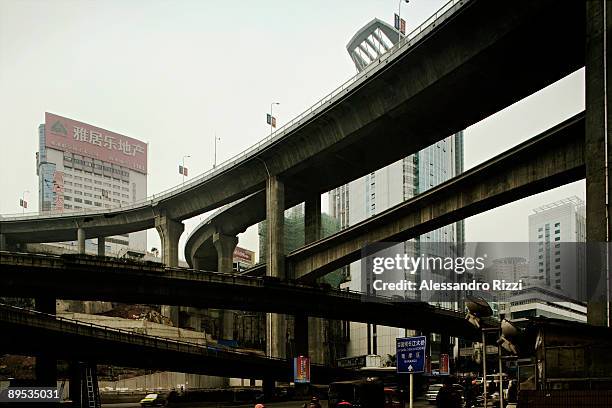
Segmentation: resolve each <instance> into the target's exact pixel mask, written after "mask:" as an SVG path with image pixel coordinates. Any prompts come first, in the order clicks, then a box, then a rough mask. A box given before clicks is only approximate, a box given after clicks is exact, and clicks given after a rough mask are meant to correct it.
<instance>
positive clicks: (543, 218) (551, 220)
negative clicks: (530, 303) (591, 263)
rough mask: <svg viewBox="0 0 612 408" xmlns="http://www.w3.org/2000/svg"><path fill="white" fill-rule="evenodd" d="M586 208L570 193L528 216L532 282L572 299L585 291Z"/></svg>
mask: <svg viewBox="0 0 612 408" xmlns="http://www.w3.org/2000/svg"><path fill="white" fill-rule="evenodd" d="M585 211H586V208H585V203H584V201H583V200H581V199H580V198H578V197H576V196H573V197H569V198H565V199H563V200H559V201H556V202H554V203H550V204H547V205H544V206H541V207H538V208H536V209H534V210H533V214H531V215H530V216H529V242H530V250H529V276H530V280H531V284H533V285H534V286H539V287H546V288H552V289H555V290H558V291H563V292H564V294H565V295H567V296H570V297H572V298H574V299H580V298H582V299H584V298H583V297H582V296H581V294H584V293H586V277H585V275H586V273H585V271H586V270H585V259H584V257H585V251H584V246H583V245H575V244H574V243H584V242H586V213H585Z"/></svg>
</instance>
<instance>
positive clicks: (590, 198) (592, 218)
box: [584, 0, 612, 326]
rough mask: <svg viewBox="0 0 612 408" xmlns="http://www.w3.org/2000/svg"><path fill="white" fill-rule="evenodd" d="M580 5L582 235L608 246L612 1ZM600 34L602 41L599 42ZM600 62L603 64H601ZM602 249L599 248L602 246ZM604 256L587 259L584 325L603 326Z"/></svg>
mask: <svg viewBox="0 0 612 408" xmlns="http://www.w3.org/2000/svg"><path fill="white" fill-rule="evenodd" d="M585 7H586V28H587V33H586V50H585V51H586V61H585V65H586V69H585V96H586V129H585V134H586V140H585V158H584V159H585V163H586V232H587V241H588V242H609V241H610V237H611V233H610V232H611V228H610V224H611V222H610V215H611V211H610V210H611V208H610V202H609V199H608V194H609V193H610V190H611V185H612V183H611V180H612V174H611V171H610V165H611V164H612V147H611V145H610V143H611V142H612V139H611V138H610V134H611V130H610V127H609V126H610V123H609V120H608V119H609V117H610V108H608V106H610V104H609V102H610V97H609V96H608V95H609V92H608V88H609V86H610V85H609V84H612V82H611V81H612V78H611V77H610V75H608V72H607V69H606V67H608V66H610V63H611V62H612V61H611V59H610V58H609V55H610V54H609V53H608V52H607V50H606V49H605V48H607V44H609V43H610V41H611V40H612V35H611V34H612V2H610V1H605V0H593V1H587V2H585ZM604 34H605V36H606V38H605V39H604ZM604 59H605V61H604ZM602 248H603V245H602ZM607 275H608V271H607V267H606V262H605V257H599V256H596V257H589V256H588V257H587V277H586V288H587V299H588V314H587V319H588V322H589V323H590V324H594V325H601V326H603V325H607V322H608V310H609V304H608V301H609V299H608V294H607V284H606V281H607Z"/></svg>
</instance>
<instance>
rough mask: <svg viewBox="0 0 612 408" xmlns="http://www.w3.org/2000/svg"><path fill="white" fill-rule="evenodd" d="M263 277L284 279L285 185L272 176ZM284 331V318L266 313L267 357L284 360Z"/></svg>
mask: <svg viewBox="0 0 612 408" xmlns="http://www.w3.org/2000/svg"><path fill="white" fill-rule="evenodd" d="M266 221H267V229H268V233H267V236H266V240H267V251H268V253H267V255H268V257H267V259H266V267H267V275H268V276H274V277H278V278H281V279H286V277H287V275H286V272H285V236H284V226H285V185H284V184H283V182H282V181H281V180H279V179H278V178H277V177H276V176H271V177H269V178H268V180H267V181H266ZM286 334H287V328H286V319H285V318H284V316H282V315H279V314H275V313H268V315H267V321H266V338H267V354H268V355H269V356H272V357H283V358H284V357H286V356H285V354H286V345H287V339H286Z"/></svg>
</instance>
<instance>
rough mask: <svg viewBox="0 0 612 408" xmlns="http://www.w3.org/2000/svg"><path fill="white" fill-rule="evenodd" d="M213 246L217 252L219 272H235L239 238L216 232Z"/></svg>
mask: <svg viewBox="0 0 612 408" xmlns="http://www.w3.org/2000/svg"><path fill="white" fill-rule="evenodd" d="M213 245H214V246H215V249H216V250H217V270H218V271H219V272H224V273H232V272H233V271H234V250H235V249H236V245H238V237H236V236H232V235H223V234H220V233H218V232H215V233H214V234H213Z"/></svg>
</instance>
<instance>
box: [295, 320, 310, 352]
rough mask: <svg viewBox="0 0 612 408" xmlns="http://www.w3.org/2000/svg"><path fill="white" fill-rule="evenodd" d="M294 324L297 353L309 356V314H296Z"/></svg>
mask: <svg viewBox="0 0 612 408" xmlns="http://www.w3.org/2000/svg"><path fill="white" fill-rule="evenodd" d="M294 324H295V329H294V333H295V351H296V354H297V356H308V316H306V315H305V314H303V313H299V314H296V315H295V319H294ZM297 356H294V357H297Z"/></svg>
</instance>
